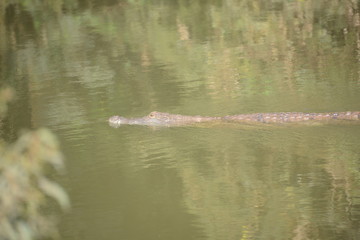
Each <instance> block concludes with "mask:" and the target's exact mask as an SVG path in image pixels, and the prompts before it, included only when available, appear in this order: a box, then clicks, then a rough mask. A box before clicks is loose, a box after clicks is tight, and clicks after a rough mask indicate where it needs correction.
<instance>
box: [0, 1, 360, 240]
mask: <svg viewBox="0 0 360 240" xmlns="http://www.w3.org/2000/svg"><path fill="white" fill-rule="evenodd" d="M0 13H1V16H2V18H1V20H0V36H1V38H0V80H1V82H2V83H3V85H10V86H12V87H13V88H15V90H16V91H17V94H18V98H17V101H16V102H14V103H13V104H12V105H11V106H10V112H9V116H8V119H7V120H6V125H5V129H4V137H5V138H6V139H10V140H11V139H14V138H15V136H16V134H17V133H18V131H19V130H20V129H23V128H37V127H40V126H46V127H48V128H50V129H51V130H53V131H54V132H55V133H56V134H57V135H58V136H59V138H60V140H61V142H62V149H63V151H64V153H65V155H66V158H67V173H66V174H65V175H64V176H60V177H59V176H57V178H58V179H59V181H60V182H61V183H62V184H63V186H64V187H65V189H66V190H67V191H68V193H69V195H70V197H71V200H72V210H71V212H70V213H67V214H65V215H64V216H63V217H62V218H61V223H60V232H61V236H62V239H65V240H75V239H76V240H77V239H87V240H91V239H94V240H95V239H96V240H98V239H128V240H139V239H146V240H151V239H164V240H165V239H166V240H168V239H179V240H180V239H181V240H183V239H229V240H232V239H234V240H235V239H243V240H245V239H266V240H268V239H295V240H300V239H327V240H328V239H360V229H359V224H360V141H359V137H360V124H355V125H354V124H334V125H321V124H320V125H319V124H318V125H297V126H271V125H270V126H252V127H242V126H221V125H217V126H204V127H176V128H161V129H154V128H149V127H141V126H122V127H120V128H117V129H114V128H111V127H109V126H108V124H107V122H106V120H107V118H108V117H110V116H112V115H123V116H126V117H135V116H143V115H145V114H147V113H149V112H151V111H155V110H156V111H165V112H171V113H179V114H187V115H192V114H200V115H211V116H212V115H213V116H222V115H229V114H239V113H254V112H281V111H299V112H329V111H348V110H353V111H356V110H357V111H359V110H360V94H359V92H360V44H359V42H360V30H359V27H360V17H359V13H360V5H359V4H358V3H357V2H356V1H351V0H349V1H345V2H338V1H310V0H308V1H285V0H284V1H282V0H277V1H265V0H264V1H261V0H256V1H253V0H251V1H250V0H243V1H231V0H229V1H215V0H214V1H182V0H178V1H171V0H167V1H160V0H159V1H130V0H129V1H116V0H107V1H95V0H94V1H90V0H81V1H80V0H78V1H61V0H58V1H53V2H48V3H41V2H39V1H35V0H29V1H20V0H18V1H17V0H15V1H3V2H1V3H0Z"/></svg>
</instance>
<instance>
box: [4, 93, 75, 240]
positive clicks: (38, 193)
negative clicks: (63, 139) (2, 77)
mask: <svg viewBox="0 0 360 240" xmlns="http://www.w3.org/2000/svg"><path fill="white" fill-rule="evenodd" d="M3 93H5V94H9V93H10V90H6V91H4V92H3ZM2 97H3V98H4V97H5V98H6V95H4V94H2ZM0 151H1V152H0V154H1V158H0V239H9V240H18V239H21V240H22V239H23V240H25V239H29V240H30V239H34V238H42V237H49V236H51V235H52V234H54V233H55V228H54V224H55V222H54V219H53V217H52V216H50V215H49V214H48V213H46V212H45V211H44V207H45V206H46V205H47V204H48V199H47V197H46V196H49V197H51V198H53V199H55V200H56V201H57V202H58V203H59V204H60V206H61V207H62V208H63V209H66V208H68V207H69V200H68V197H67V195H66V193H65V192H64V190H63V189H62V188H61V187H60V186H59V185H58V184H56V183H54V182H52V181H50V180H49V179H48V178H46V177H45V176H44V171H45V167H47V165H52V166H53V167H55V168H56V169H59V168H61V167H62V165H63V160H62V156H61V153H60V151H59V145H58V142H57V140H56V138H55V136H54V135H53V134H52V133H50V131H48V130H46V129H39V130H37V131H34V132H27V133H25V134H23V135H22V136H21V137H20V138H19V139H18V140H17V141H16V142H15V143H14V144H12V145H11V146H4V144H2V145H1V146H0Z"/></svg>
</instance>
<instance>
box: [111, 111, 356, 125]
mask: <svg viewBox="0 0 360 240" xmlns="http://www.w3.org/2000/svg"><path fill="white" fill-rule="evenodd" d="M330 120H360V112H327V113H302V112H276V113H251V114H238V115H230V116H224V117H207V116H186V115H179V114H170V113H164V112H151V113H150V114H149V115H147V116H145V117H140V118H125V117H121V116H112V117H110V118H109V120H108V121H109V124H110V126H112V127H119V126H120V125H123V124H129V125H145V126H168V127H170V126H181V125H189V124H195V123H203V122H227V123H229V122H230V123H231V122H232V123H291V122H306V121H321V122H327V121H330Z"/></svg>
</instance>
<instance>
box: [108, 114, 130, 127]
mask: <svg viewBox="0 0 360 240" xmlns="http://www.w3.org/2000/svg"><path fill="white" fill-rule="evenodd" d="M126 120H127V119H126V118H124V117H120V116H112V117H111V118H109V120H108V121H109V124H110V126H112V127H119V126H120V125H121V124H126V122H127V121H126Z"/></svg>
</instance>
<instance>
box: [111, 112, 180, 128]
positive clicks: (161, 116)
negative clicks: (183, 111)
mask: <svg viewBox="0 0 360 240" xmlns="http://www.w3.org/2000/svg"><path fill="white" fill-rule="evenodd" d="M178 116H179V115H174V114H170V113H162V112H151V113H149V115H147V116H145V117H141V118H124V117H121V116H112V117H110V118H109V124H110V126H112V127H119V126H120V125H124V124H129V125H145V126H169V125H174V124H178V123H179V122H181V119H179V117H178Z"/></svg>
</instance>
